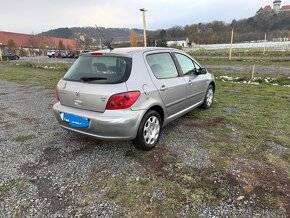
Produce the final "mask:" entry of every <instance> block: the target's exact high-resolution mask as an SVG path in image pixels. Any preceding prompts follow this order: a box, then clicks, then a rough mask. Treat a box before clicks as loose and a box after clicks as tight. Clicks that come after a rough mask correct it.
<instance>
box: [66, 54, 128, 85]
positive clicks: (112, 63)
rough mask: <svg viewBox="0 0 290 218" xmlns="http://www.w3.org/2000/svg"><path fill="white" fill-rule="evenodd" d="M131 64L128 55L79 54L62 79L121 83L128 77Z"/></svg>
mask: <svg viewBox="0 0 290 218" xmlns="http://www.w3.org/2000/svg"><path fill="white" fill-rule="evenodd" d="M131 66H132V60H131V58H128V57H113V56H97V57H94V56H81V57H79V58H78V59H77V60H76V62H75V63H74V64H73V65H72V66H71V68H70V69H69V70H68V72H67V73H66V74H65V76H64V78H63V79H64V80H69V81H79V82H88V83H102V84H113V83H121V82H125V81H126V80H127V79H128V78H129V75H130V72H131Z"/></svg>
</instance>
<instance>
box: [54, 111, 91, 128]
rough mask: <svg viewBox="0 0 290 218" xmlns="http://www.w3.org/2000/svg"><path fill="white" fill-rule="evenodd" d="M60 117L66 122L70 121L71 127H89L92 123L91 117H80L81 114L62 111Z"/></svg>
mask: <svg viewBox="0 0 290 218" xmlns="http://www.w3.org/2000/svg"><path fill="white" fill-rule="evenodd" d="M60 117H61V119H62V120H63V121H64V122H67V123H69V125H70V126H71V127H75V128H87V127H89V125H90V121H89V119H87V118H84V117H79V116H75V115H72V114H67V113H61V114H60Z"/></svg>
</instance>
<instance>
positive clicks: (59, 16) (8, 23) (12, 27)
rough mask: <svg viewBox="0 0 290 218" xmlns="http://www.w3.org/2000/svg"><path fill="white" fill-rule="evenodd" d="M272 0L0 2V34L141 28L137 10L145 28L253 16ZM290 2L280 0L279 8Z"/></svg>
mask: <svg viewBox="0 0 290 218" xmlns="http://www.w3.org/2000/svg"><path fill="white" fill-rule="evenodd" d="M272 4H273V0H258V1H253V0H118V1H117V0H84V1H79V0H78V1H77V0H19V1H9V0H0V8H1V11H0V31H9V32H20V33H40V32H42V31H47V30H50V29H56V28H59V27H79V26H80V27H82V26H94V25H97V26H102V27H128V28H142V17H141V12H140V11H139V9H140V8H143V7H145V8H146V9H148V12H146V20H147V29H150V30H156V29H161V28H169V27H172V26H175V25H180V26H184V25H186V24H193V23H199V22H202V23H204V22H210V21H213V20H222V21H225V22H226V23H229V22H231V21H232V20H233V19H237V20H238V19H242V18H247V17H250V16H253V15H254V14H255V13H256V11H257V10H258V9H259V8H260V7H261V6H265V5H271V6H272ZM285 4H289V5H290V0H283V1H282V5H285Z"/></svg>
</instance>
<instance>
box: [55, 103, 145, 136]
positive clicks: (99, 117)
mask: <svg viewBox="0 0 290 218" xmlns="http://www.w3.org/2000/svg"><path fill="white" fill-rule="evenodd" d="M53 111H54V115H55V117H56V119H57V121H58V122H59V124H60V126H61V127H62V128H64V129H67V130H70V131H74V132H78V133H82V134H85V135H89V136H93V137H96V138H99V139H103V140H132V139H134V138H136V135H137V131H138V128H139V124H140V122H141V120H142V117H143V116H144V114H145V112H146V111H145V110H138V111H132V110H130V109H126V110H106V111H105V112H104V113H100V112H94V111H87V110H81V109H77V108H72V107H67V106H64V105H61V104H60V103H59V102H58V103H56V104H55V105H54V106H53ZM61 113H68V114H73V115H76V116H80V117H84V118H87V119H89V120H90V125H89V127H87V128H74V127H71V126H70V125H69V123H67V122H64V121H63V120H62V119H61V116H60V114H61Z"/></svg>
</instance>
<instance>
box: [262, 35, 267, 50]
mask: <svg viewBox="0 0 290 218" xmlns="http://www.w3.org/2000/svg"><path fill="white" fill-rule="evenodd" d="M266 42H267V33H265V41H264V52H263V54H265V53H266Z"/></svg>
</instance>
